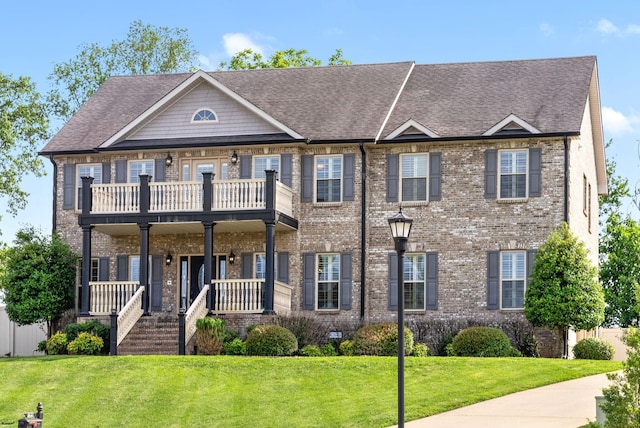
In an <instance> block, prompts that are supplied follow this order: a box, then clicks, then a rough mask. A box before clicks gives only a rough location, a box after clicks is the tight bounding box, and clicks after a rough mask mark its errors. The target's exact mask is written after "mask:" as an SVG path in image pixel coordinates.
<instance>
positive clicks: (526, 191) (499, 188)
mask: <svg viewBox="0 0 640 428" xmlns="http://www.w3.org/2000/svg"><path fill="white" fill-rule="evenodd" d="M517 152H522V153H524V154H525V172H524V173H519V174H516V173H511V174H504V175H513V176H515V175H524V177H525V186H524V196H508V197H503V196H502V180H501V178H502V175H503V173H502V168H501V165H500V160H501V156H502V154H503V153H514V154H515V153H517ZM529 158H530V154H529V149H528V148H523V149H500V150H498V154H497V160H496V162H497V165H496V166H497V171H496V174H497V179H496V199H497V200H502V201H514V200H516V201H517V200H524V199H528V198H529V186H530V183H529V162H530V160H529Z"/></svg>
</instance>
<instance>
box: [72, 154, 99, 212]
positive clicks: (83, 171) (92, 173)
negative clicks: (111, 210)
mask: <svg viewBox="0 0 640 428" xmlns="http://www.w3.org/2000/svg"><path fill="white" fill-rule="evenodd" d="M77 169H78V172H77V173H76V177H77V181H78V185H77V187H78V194H77V195H78V196H77V198H76V207H77V209H79V210H80V209H82V177H93V184H102V164H99V163H98V164H84V165H83V164H81V165H78V166H77Z"/></svg>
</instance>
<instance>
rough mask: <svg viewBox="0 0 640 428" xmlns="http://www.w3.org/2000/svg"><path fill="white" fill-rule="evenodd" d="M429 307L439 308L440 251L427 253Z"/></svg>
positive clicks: (431, 309)
mask: <svg viewBox="0 0 640 428" xmlns="http://www.w3.org/2000/svg"><path fill="white" fill-rule="evenodd" d="M427 309H428V310H430V311H435V310H437V309H438V253H437V252H428V253H427Z"/></svg>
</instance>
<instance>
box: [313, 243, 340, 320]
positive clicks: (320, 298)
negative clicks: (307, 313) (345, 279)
mask: <svg viewBox="0 0 640 428" xmlns="http://www.w3.org/2000/svg"><path fill="white" fill-rule="evenodd" d="M317 268H318V270H317V271H318V275H317V280H316V293H317V295H316V297H317V298H316V302H317V305H318V309H332V310H337V309H338V308H339V307H340V298H339V296H340V254H318V255H317Z"/></svg>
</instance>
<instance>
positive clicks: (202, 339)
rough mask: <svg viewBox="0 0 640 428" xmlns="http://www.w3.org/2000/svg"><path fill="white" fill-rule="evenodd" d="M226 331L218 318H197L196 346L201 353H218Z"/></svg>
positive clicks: (220, 350)
mask: <svg viewBox="0 0 640 428" xmlns="http://www.w3.org/2000/svg"><path fill="white" fill-rule="evenodd" d="M225 331H226V328H225V325H224V321H223V320H221V319H220V318H212V317H207V318H199V319H198V320H196V347H197V349H198V354H201V355H220V352H222V343H223V341H224V333H225Z"/></svg>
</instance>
